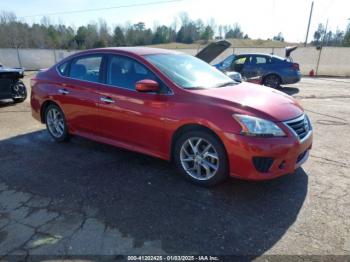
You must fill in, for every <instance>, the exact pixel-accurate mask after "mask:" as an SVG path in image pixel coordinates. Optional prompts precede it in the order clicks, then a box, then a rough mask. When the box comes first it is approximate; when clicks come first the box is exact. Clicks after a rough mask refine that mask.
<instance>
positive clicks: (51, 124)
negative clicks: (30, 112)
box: [45, 104, 70, 142]
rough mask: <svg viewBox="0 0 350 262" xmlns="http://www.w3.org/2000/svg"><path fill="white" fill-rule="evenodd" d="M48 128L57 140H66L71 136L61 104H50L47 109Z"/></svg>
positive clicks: (46, 120) (46, 121)
mask: <svg viewBox="0 0 350 262" xmlns="http://www.w3.org/2000/svg"><path fill="white" fill-rule="evenodd" d="M45 123H46V129H47V131H48V132H49V134H50V135H51V137H52V138H53V139H54V140H55V141H56V142H66V141H68V140H69V138H70V136H69V133H68V127H67V123H66V118H65V116H64V113H63V111H62V110H61V108H59V106H57V105H55V104H50V105H49V106H48V107H47V108H46V110H45Z"/></svg>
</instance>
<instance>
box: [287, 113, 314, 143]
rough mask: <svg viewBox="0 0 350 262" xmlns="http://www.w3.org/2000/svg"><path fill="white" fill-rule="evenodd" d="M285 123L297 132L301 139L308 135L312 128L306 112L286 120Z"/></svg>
mask: <svg viewBox="0 0 350 262" xmlns="http://www.w3.org/2000/svg"><path fill="white" fill-rule="evenodd" d="M285 123H286V125H287V126H289V127H290V128H291V129H292V130H293V131H294V132H295V133H296V135H297V136H298V137H299V138H300V139H303V138H304V137H306V136H307V134H308V133H309V132H310V130H311V126H310V123H309V120H308V118H307V116H306V115H305V114H303V115H302V116H300V117H298V118H296V119H293V120H290V121H286V122H285Z"/></svg>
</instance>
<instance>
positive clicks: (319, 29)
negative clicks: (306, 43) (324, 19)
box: [313, 23, 326, 45]
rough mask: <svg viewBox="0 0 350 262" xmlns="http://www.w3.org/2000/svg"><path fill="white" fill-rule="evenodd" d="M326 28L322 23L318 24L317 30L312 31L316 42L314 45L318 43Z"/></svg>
mask: <svg viewBox="0 0 350 262" xmlns="http://www.w3.org/2000/svg"><path fill="white" fill-rule="evenodd" d="M325 32H326V30H325V28H324V26H323V24H321V23H320V24H318V27H317V30H316V31H315V33H314V41H313V42H315V43H316V45H318V44H319V42H320V40H321V37H322V36H323V35H324V34H325Z"/></svg>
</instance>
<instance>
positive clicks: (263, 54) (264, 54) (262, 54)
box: [236, 53, 272, 56]
mask: <svg viewBox="0 0 350 262" xmlns="http://www.w3.org/2000/svg"><path fill="white" fill-rule="evenodd" d="M236 55H237V56H239V55H261V56H272V55H271V54H266V53H243V54H236Z"/></svg>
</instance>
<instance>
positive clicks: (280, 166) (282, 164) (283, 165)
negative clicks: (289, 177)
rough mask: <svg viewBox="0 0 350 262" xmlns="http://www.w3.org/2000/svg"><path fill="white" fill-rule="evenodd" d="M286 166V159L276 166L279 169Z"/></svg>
mask: <svg viewBox="0 0 350 262" xmlns="http://www.w3.org/2000/svg"><path fill="white" fill-rule="evenodd" d="M285 166H286V161H284V160H283V161H282V162H281V164H280V165H279V166H278V168H279V169H283V168H284V167H285Z"/></svg>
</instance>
